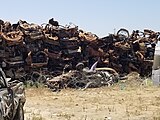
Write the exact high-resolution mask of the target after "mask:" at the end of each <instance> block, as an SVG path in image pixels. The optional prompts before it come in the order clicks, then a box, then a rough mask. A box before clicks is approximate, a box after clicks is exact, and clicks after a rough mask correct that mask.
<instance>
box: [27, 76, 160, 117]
mask: <svg viewBox="0 0 160 120" xmlns="http://www.w3.org/2000/svg"><path fill="white" fill-rule="evenodd" d="M26 98H27V101H26V104H25V107H24V112H25V120H160V87H156V86H153V85H152V84H151V83H150V82H148V81H147V82H146V80H145V81H144V82H139V78H137V76H136V75H134V74H133V75H132V76H131V77H130V79H127V80H125V81H121V82H119V83H117V84H115V85H114V86H110V87H107V86H106V87H102V88H92V89H86V90H76V89H64V90H62V91H60V92H52V91H51V90H49V89H47V88H44V87H42V88H27V89H26Z"/></svg>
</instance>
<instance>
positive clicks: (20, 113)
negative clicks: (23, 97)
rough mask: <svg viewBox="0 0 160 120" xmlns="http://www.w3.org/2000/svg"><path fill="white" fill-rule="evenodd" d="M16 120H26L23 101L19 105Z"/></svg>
mask: <svg viewBox="0 0 160 120" xmlns="http://www.w3.org/2000/svg"><path fill="white" fill-rule="evenodd" d="M14 120H24V110H23V105H22V103H21V102H20V103H19V105H18V108H17V112H16V115H15V117H14Z"/></svg>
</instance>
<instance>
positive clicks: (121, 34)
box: [117, 28, 129, 38]
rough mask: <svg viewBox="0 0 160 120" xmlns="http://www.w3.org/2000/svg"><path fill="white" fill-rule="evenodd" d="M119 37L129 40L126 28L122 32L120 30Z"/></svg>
mask: <svg viewBox="0 0 160 120" xmlns="http://www.w3.org/2000/svg"><path fill="white" fill-rule="evenodd" d="M117 35H118V36H119V37H125V38H129V31H128V30H126V29H124V28H121V29H120V30H118V32H117Z"/></svg>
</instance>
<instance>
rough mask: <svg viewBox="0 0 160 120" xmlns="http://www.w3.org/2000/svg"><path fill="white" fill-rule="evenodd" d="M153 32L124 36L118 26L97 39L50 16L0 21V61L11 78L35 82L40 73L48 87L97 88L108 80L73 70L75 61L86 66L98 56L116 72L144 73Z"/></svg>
mask: <svg viewBox="0 0 160 120" xmlns="http://www.w3.org/2000/svg"><path fill="white" fill-rule="evenodd" d="M159 34H160V33H159V32H154V31H152V30H148V29H144V31H139V30H133V32H132V33H131V34H129V31H128V30H126V29H123V28H122V29H120V30H118V32H117V33H116V34H109V35H108V36H106V37H103V38H99V37H98V36H97V35H95V34H93V33H91V32H84V31H83V30H80V29H79V28H78V26H77V25H74V24H72V23H71V24H69V25H66V26H62V25H60V24H59V22H58V21H55V20H54V19H53V18H52V19H50V20H49V21H48V23H47V24H42V25H37V24H33V23H28V22H26V21H23V20H19V21H18V22H17V23H16V24H11V23H10V22H5V21H3V20H0V64H1V67H2V68H3V70H4V71H5V73H6V75H7V76H9V77H11V78H12V79H15V78H17V79H20V80H21V81H27V80H31V81H39V80H40V79H38V78H39V77H40V76H41V79H42V78H43V80H42V81H43V82H44V83H46V84H48V85H49V84H50V83H51V84H50V85H49V86H50V87H56V86H57V85H58V88H64V87H66V86H67V87H76V88H77V87H80V86H83V88H85V87H86V86H88V84H89V83H92V85H89V86H97V87H99V86H102V85H104V84H108V80H109V79H107V82H106V80H105V81H104V78H105V77H104V74H103V73H101V72H100V71H96V72H95V73H92V75H91V76H92V77H90V75H88V73H85V72H84V71H83V72H82V71H81V72H80V71H77V70H76V65H77V64H78V63H83V64H84V67H88V68H89V69H90V68H91V66H92V65H93V64H94V63H95V62H96V61H97V60H98V63H97V67H98V68H100V67H103V68H104V67H105V68H112V69H114V71H116V73H118V74H119V76H121V75H124V74H128V73H130V72H132V71H136V72H138V73H139V74H140V75H141V76H150V75H151V70H152V64H153V57H154V51H155V45H156V43H157V41H158V40H159ZM70 70H72V71H71V72H69V71H70ZM102 71H103V70H102ZM64 72H65V73H66V74H64ZM35 73H38V75H35ZM105 74H106V73H105ZM108 74H111V73H108ZM42 76H43V77H42ZM46 76H49V77H46ZM102 76H103V77H102ZM53 77H54V80H53V79H51V78H53ZM99 77H100V78H101V79H99ZM35 78H36V79H35ZM105 79H106V78H105ZM40 81H41V80H40ZM95 81H96V84H94V85H93V83H95ZM100 83H101V84H100Z"/></svg>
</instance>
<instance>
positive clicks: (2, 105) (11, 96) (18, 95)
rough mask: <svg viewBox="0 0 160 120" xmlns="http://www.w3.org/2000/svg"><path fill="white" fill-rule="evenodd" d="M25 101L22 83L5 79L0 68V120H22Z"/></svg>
mask: <svg viewBox="0 0 160 120" xmlns="http://www.w3.org/2000/svg"><path fill="white" fill-rule="evenodd" d="M25 101H26V99H25V89H24V85H23V83H22V82H19V81H17V80H11V79H10V78H6V76H5V73H4V72H3V70H2V68H0V120H24V111H23V106H24V104H25Z"/></svg>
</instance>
